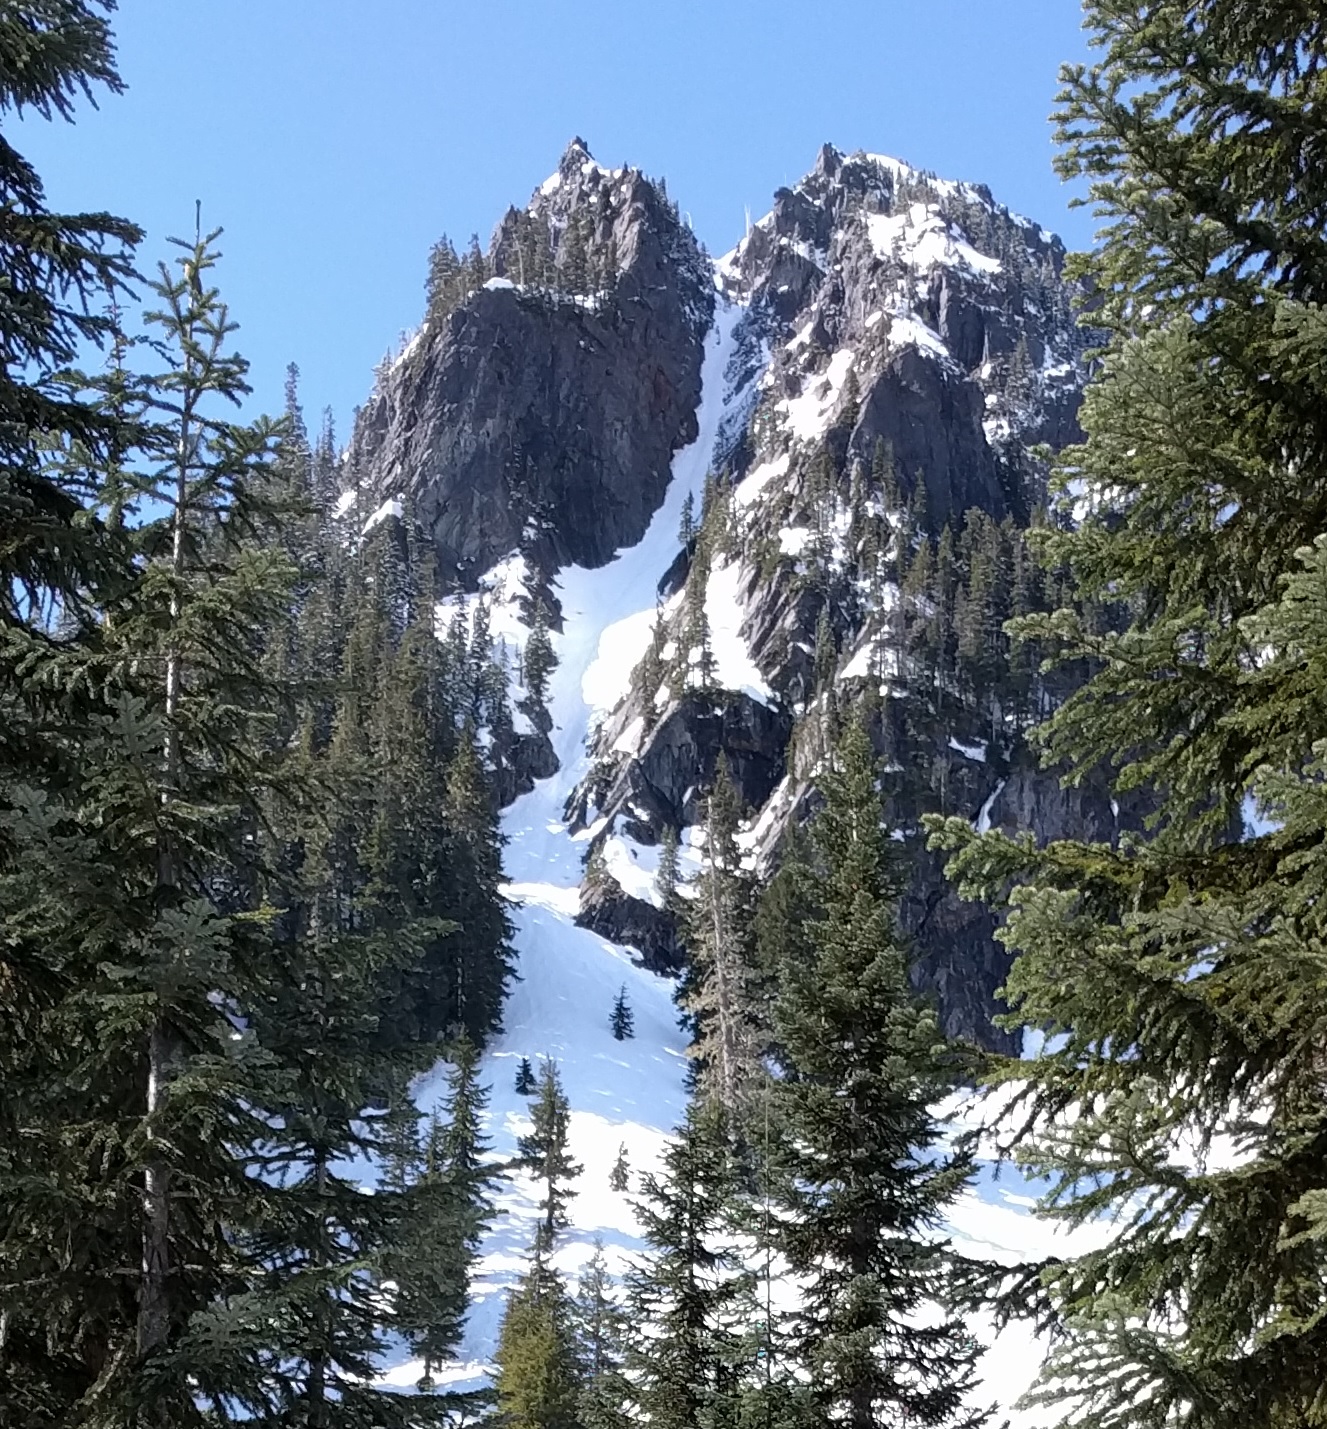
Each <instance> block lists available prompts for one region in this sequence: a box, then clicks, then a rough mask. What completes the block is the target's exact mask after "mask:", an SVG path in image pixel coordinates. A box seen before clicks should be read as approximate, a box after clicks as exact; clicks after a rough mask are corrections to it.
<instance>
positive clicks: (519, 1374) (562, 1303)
mask: <svg viewBox="0 0 1327 1429" xmlns="http://www.w3.org/2000/svg"><path fill="white" fill-rule="evenodd" d="M550 1248H551V1236H550V1235H549V1232H548V1230H547V1228H546V1227H545V1226H544V1225H540V1227H539V1229H538V1231H537V1232H536V1234H535V1242H534V1247H533V1249H532V1251H531V1256H530V1266H529V1269H528V1270H527V1271H526V1273H525V1275H524V1277H523V1278H522V1280H521V1282H520V1284H519V1285H518V1286H517V1287H516V1289H515V1290H514V1291H512V1292H511V1294H510V1295H509V1296H508V1297H507V1308H506V1312H505V1314H504V1315H503V1318H502V1327H501V1329H500V1330H499V1333H498V1347H497V1351H496V1353H495V1355H494V1359H495V1360H496V1361H497V1365H498V1373H497V1376H496V1378H495V1380H494V1390H495V1392H496V1395H497V1405H498V1413H499V1414H500V1415H501V1416H502V1421H503V1423H504V1424H508V1425H510V1426H511V1429H580V1425H579V1421H578V1410H579V1400H580V1392H581V1365H580V1359H579V1356H578V1354H577V1347H576V1332H575V1325H574V1322H573V1315H572V1307H571V1303H570V1298H569V1297H568V1295H567V1291H566V1287H565V1286H564V1285H563V1283H562V1278H561V1277H560V1276H559V1275H558V1273H557V1271H556V1270H554V1269H553V1268H552V1266H550V1265H549V1264H548V1255H549V1251H550Z"/></svg>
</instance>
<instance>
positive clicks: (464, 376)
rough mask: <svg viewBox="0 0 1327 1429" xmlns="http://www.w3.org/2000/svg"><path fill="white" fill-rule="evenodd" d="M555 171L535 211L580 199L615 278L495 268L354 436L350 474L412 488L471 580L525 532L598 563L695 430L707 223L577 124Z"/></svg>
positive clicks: (440, 325) (398, 375) (535, 548)
mask: <svg viewBox="0 0 1327 1429" xmlns="http://www.w3.org/2000/svg"><path fill="white" fill-rule="evenodd" d="M559 178H560V180H561V182H560V183H559V185H558V187H557V189H556V190H555V191H554V192H553V193H551V194H542V193H541V194H540V195H537V196H536V198H535V200H534V202H533V203H532V206H531V211H532V212H535V213H537V214H538V216H539V217H540V219H541V221H543V222H545V223H546V224H547V225H548V226H549V229H550V231H552V232H554V233H556V232H558V231H559V227H560V226H561V227H562V229H563V231H565V225H566V224H567V223H568V222H569V221H573V220H576V219H577V215H580V219H579V220H578V221H579V222H581V223H582V224H584V226H585V228H586V229H587V230H588V234H589V236H588V242H589V245H590V249H591V256H592V258H593V257H594V255H595V254H596V253H606V252H608V251H611V252H612V253H613V254H614V255H615V267H616V271H615V273H614V274H613V276H612V277H611V279H610V280H609V281H608V283H607V285H606V286H605V287H603V288H602V289H601V290H600V291H598V292H595V293H592V294H589V295H581V296H574V295H572V294H570V293H566V292H563V293H558V292H555V291H552V290H551V289H548V288H540V289H530V290H524V289H521V288H519V287H516V286H512V285H511V284H510V282H508V281H507V280H505V279H503V278H502V277H499V278H497V279H495V280H494V282H493V284H492V285H491V286H488V287H486V288H483V289H481V290H479V291H478V292H475V293H473V294H472V295H471V296H470V297H469V298H468V299H466V300H465V301H464V302H463V303H461V304H460V306H459V307H458V308H456V309H455V310H454V311H453V312H451V313H450V314H448V315H447V316H446V317H445V318H443V319H442V320H436V319H435V320H434V321H431V322H430V323H428V324H427V325H426V326H425V328H424V330H423V332H422V333H421V334H420V335H419V337H418V338H417V339H416V341H415V343H414V344H413V345H412V346H411V347H410V348H408V349H407V352H406V354H405V355H404V356H403V357H402V358H400V359H399V360H398V361H397V362H396V364H395V365H394V366H393V367H392V368H391V369H390V370H389V371H388V372H387V373H386V374H385V376H384V377H383V378H382V379H381V380H380V382H379V385H378V388H377V390H376V391H375V392H374V394H373V396H372V398H371V399H370V401H369V402H368V404H367V405H366V407H365V408H364V409H363V411H362V412H361V414H360V417H359V420H358V422H357V424H356V428H355V433H354V437H353V440H352V443H351V447H350V454H349V461H350V466H351V469H352V472H353V475H354V479H355V480H357V481H358V482H359V483H361V484H362V485H363V486H364V487H366V488H368V489H369V490H370V491H371V492H373V493H374V494H375V495H376V496H377V497H378V499H380V500H382V499H387V498H388V497H390V496H393V495H396V494H398V493H399V494H401V495H403V496H405V497H407V498H408V500H409V502H410V506H411V509H412V512H413V514H414V515H415V516H416V517H417V518H418V519H419V520H420V521H421V522H422V523H423V525H424V528H425V529H426V530H427V531H429V532H431V533H432V536H433V539H434V542H435V545H436V549H437V555H438V561H439V568H440V570H441V571H442V572H443V575H444V579H446V578H449V577H451V578H454V579H455V581H456V583H457V585H458V586H460V587H461V588H463V589H469V588H473V584H474V581H475V580H476V579H477V577H478V576H479V575H481V574H482V573H483V572H484V571H485V570H487V569H488V568H489V567H490V566H491V565H492V564H493V563H494V562H495V561H497V560H499V559H500V558H501V557H503V556H505V555H506V554H507V553H509V552H510V551H512V550H514V549H517V548H520V549H522V550H524V551H526V552H527V553H528V554H529V555H530V556H531V558H532V560H533V561H534V562H535V564H536V565H538V566H539V567H541V568H542V569H546V570H553V569H556V568H557V567H559V566H565V565H583V566H599V565H603V564H604V563H605V562H607V561H608V560H610V559H611V558H612V556H613V554H614V552H615V551H617V550H618V549H620V548H621V547H623V546H630V545H632V544H634V543H635V542H636V541H638V540H639V539H640V537H641V536H642V535H643V533H644V531H645V527H646V525H647V524H648V521H649V518H650V516H651V515H652V514H653V512H654V511H655V509H656V508H657V507H658V505H659V502H660V501H661V500H662V498H663V493H664V489H665V487H666V485H667V482H668V474H669V464H670V461H671V459H672V454H673V452H674V451H675V450H676V449H677V448H678V447H679V446H681V445H683V444H685V443H686V442H688V441H690V440H691V439H692V438H693V437H694V435H695V410H696V404H697V402H698V400H699V397H700V365H701V355H702V354H701V342H702V339H703V336H704V332H705V329H706V327H707V325H708V322H709V318H710V314H711V312H712V309H713V302H714V295H713V287H712V281H711V279H710V276H709V272H708V269H707V266H706V265H705V264H704V263H703V262H702V260H701V258H700V254H699V250H698V248H697V246H696V244H695V241H694V240H693V239H692V237H691V235H690V233H689V231H688V230H686V229H685V228H683V227H682V226H681V225H680V224H679V222H678V220H677V217H676V215H675V214H674V212H673V211H672V210H671V209H670V207H669V206H668V204H667V203H666V201H665V200H663V199H662V197H661V196H660V194H659V193H658V191H657V190H656V189H655V187H654V185H653V184H651V183H650V182H649V180H647V179H645V178H644V177H643V176H642V175H640V174H639V173H638V172H636V171H634V170H617V171H613V172H611V173H610V172H609V171H607V170H604V169H601V168H599V167H598V166H597V165H595V164H594V163H593V161H592V160H590V158H589V155H588V152H587V151H586V150H585V149H584V147H583V146H582V145H581V144H580V143H579V141H577V142H576V143H575V144H573V145H572V147H571V148H570V149H569V150H568V151H567V154H566V155H565V156H564V158H563V161H562V165H561V168H560V170H559ZM512 221H513V216H512V215H509V216H508V218H507V219H505V220H504V224H507V223H510V222H512ZM502 234H503V228H502V227H501V226H500V227H499V231H498V234H497V235H496V238H495V243H500V242H501V239H502Z"/></svg>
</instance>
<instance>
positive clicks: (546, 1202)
mask: <svg viewBox="0 0 1327 1429" xmlns="http://www.w3.org/2000/svg"><path fill="white" fill-rule="evenodd" d="M530 1120H531V1122H532V1123H533V1125H532V1126H531V1129H530V1132H529V1134H528V1135H527V1136H522V1137H521V1138H520V1139H519V1141H518V1142H517V1150H518V1152H519V1154H520V1157H521V1164H522V1165H523V1166H524V1167H525V1168H526V1170H528V1171H529V1172H530V1173H531V1174H532V1175H533V1176H534V1177H535V1179H536V1180H537V1181H539V1182H540V1183H541V1184H542V1186H543V1199H542V1200H541V1201H540V1202H539V1205H540V1208H541V1209H542V1211H543V1213H544V1220H543V1230H544V1233H545V1235H546V1237H547V1243H548V1245H549V1246H550V1247H551V1246H552V1244H553V1237H554V1236H555V1235H556V1234H557V1232H558V1231H559V1230H561V1229H562V1227H563V1226H565V1225H566V1224H567V1210H566V1207H567V1202H568V1201H569V1200H570V1199H571V1198H572V1196H574V1195H575V1194H576V1193H575V1192H574V1191H573V1190H571V1189H570V1186H569V1184H568V1183H569V1182H571V1181H574V1180H575V1179H576V1177H577V1176H579V1175H580V1174H581V1171H582V1170H583V1169H584V1168H583V1167H582V1166H581V1165H580V1164H579V1163H578V1162H576V1161H573V1160H572V1158H571V1150H570V1147H569V1145H568V1134H569V1131H570V1125H571V1106H570V1105H569V1103H568V1101H567V1097H566V1093H565V1092H564V1091H563V1090H562V1080H561V1078H560V1077H559V1076H558V1069H557V1063H556V1062H552V1061H549V1060H548V1059H547V1058H546V1059H545V1061H544V1065H543V1069H542V1071H541V1072H540V1074H539V1084H538V1088H537V1093H536V1096H535V1101H534V1104H533V1106H532V1107H531V1108H530Z"/></svg>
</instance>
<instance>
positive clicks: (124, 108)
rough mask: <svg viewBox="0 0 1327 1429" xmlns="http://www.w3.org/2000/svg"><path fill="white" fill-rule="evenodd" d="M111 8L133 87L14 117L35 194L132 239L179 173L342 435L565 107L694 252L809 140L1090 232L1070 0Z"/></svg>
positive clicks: (252, 349) (255, 343) (231, 292)
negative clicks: (958, 182) (664, 207)
mask: <svg viewBox="0 0 1327 1429" xmlns="http://www.w3.org/2000/svg"><path fill="white" fill-rule="evenodd" d="M114 26H115V31H116V35H117V38H118V44H119V54H120V69H121V72H122V74H123V76H124V78H125V80H126V82H127V84H128V86H129V89H128V92H127V93H126V94H124V95H122V96H120V97H119V98H111V97H108V98H105V99H103V100H102V101H101V104H100V108H99V109H98V110H92V109H91V108H90V107H89V106H83V108H82V109H81V111H80V115H79V120H78V123H77V124H75V125H74V126H72V127H69V126H63V125H58V124H57V125H46V124H43V123H41V122H40V121H38V122H31V123H27V124H24V125H23V126H22V129H21V132H20V134H19V135H18V136H17V142H18V143H19V145H20V147H21V148H22V149H23V150H24V151H25V152H26V153H27V154H28V156H29V157H30V158H31V159H32V160H33V161H34V162H35V163H36V164H37V166H38V169H39V171H40V172H41V174H42V175H43V177H44V179H45V181H46V185H47V189H48V194H49V196H50V199H51V201H52V202H53V203H54V204H57V205H60V206H63V207H67V208H84V209H87V208H103V207H104V208H109V209H111V210H113V211H115V212H118V213H122V214H124V215H125V216H126V217H128V218H132V219H134V220H135V221H137V222H138V223H140V224H141V225H142V226H143V227H144V228H146V229H147V231H148V239H147V242H146V244H145V245H144V248H143V250H142V253H141V265H142V266H147V265H149V264H153V263H155V261H156V259H157V258H158V257H160V256H162V255H164V253H165V252H166V244H165V239H166V236H167V235H168V234H171V233H181V232H187V231H189V230H190V229H191V228H192V222H193V205H194V199H195V198H199V199H201V200H202V202H203V217H204V223H205V225H206V224H221V225H223V226H224V227H225V230H226V235H225V239H224V241H223V249H224V252H225V261H224V262H223V263H222V265H221V267H220V269H219V270H218V273H219V280H220V282H221V285H222V289H223V292H224V294H225V296H226V297H227V299H228V300H229V302H230V304H231V308H232V314H233V316H234V317H235V318H236V319H237V320H238V322H239V323H240V333H239V335H238V338H237V345H238V346H239V348H240V350H241V351H242V352H243V353H244V354H245V355H246V356H247V357H248V358H249V359H250V361H251V362H252V364H253V374H252V376H253V382H254V386H255V406H261V407H263V408H264V409H267V410H276V409H277V408H279V406H280V401H281V383H282V377H283V373H284V369H285V364H286V363H287V362H289V361H295V362H297V363H299V365H300V368H301V371H302V374H303V383H302V385H303V396H304V402H305V406H306V409H307V410H308V411H309V412H310V413H316V412H317V411H319V410H320V409H321V408H322V407H323V406H331V407H332V409H333V411H334V412H335V414H336V417H337V421H338V427H339V431H340V434H341V436H342V437H344V435H345V434H346V426H347V423H348V421H349V419H350V414H351V412H352V410H353V408H354V406H355V404H356V403H358V402H360V401H362V400H363V399H364V397H365V396H366V395H367V392H368V390H369V386H370V383H371V380H372V369H373V367H374V365H375V363H376V362H377V361H378V360H379V359H380V358H381V357H382V356H383V355H384V353H385V352H386V351H387V349H388V348H389V347H390V346H392V345H394V344H395V343H396V342H397V340H398V339H399V337H400V335H401V333H402V331H403V330H406V329H409V328H412V327H413V326H414V325H415V323H416V322H417V321H418V319H419V316H420V311H421V308H422V302H423V274H424V265H425V259H426V255H427V252H428V248H429V245H430V244H431V243H432V242H433V240H434V239H435V238H436V237H437V236H438V235H439V234H441V233H443V232H447V233H449V234H450V235H451V236H452V237H453V239H454V240H456V242H457V243H458V246H459V245H460V244H461V243H463V242H464V241H465V240H467V239H468V237H469V235H470V233H471V232H472V231H478V232H479V234H480V235H481V237H483V238H484V239H485V240H487V237H488V234H489V233H490V231H491V230H492V227H493V225H494V223H495V222H496V221H497V219H498V218H499V216H500V215H501V213H502V211H503V209H504V208H505V207H506V206H507V205H508V204H509V203H513V202H516V203H524V202H525V200H526V199H527V198H528V197H529V194H530V192H531V190H532V189H533V188H534V187H535V186H536V185H537V184H538V183H539V182H540V181H541V180H542V179H543V178H544V177H545V176H546V175H547V174H548V173H550V172H551V171H552V170H553V168H554V167H555V166H556V164H557V160H558V157H559V155H560V154H561V152H562V150H563V148H564V147H565V146H566V143H567V141H568V140H569V139H570V138H571V137H572V136H573V135H574V134H580V135H582V136H583V137H584V138H585V140H586V141H587V142H588V144H589V146H590V148H591V150H592V151H593V152H594V154H595V156H596V157H597V158H598V159H600V161H601V162H604V163H608V164H614V165H616V164H620V163H624V162H626V163H631V164H635V165H638V166H640V167H641V168H643V169H645V170H646V172H648V173H651V174H656V175H659V174H662V175H663V176H665V177H666V178H667V180H668V187H669V192H670V194H672V195H673V197H675V198H676V199H677V200H678V201H679V203H680V205H681V207H682V209H683V211H684V212H686V213H688V214H689V215H690V216H691V220H692V222H693V224H694V227H695V229H696V231H697V232H698V233H699V235H700V236H701V238H702V239H703V240H704V242H705V243H706V244H707V245H708V246H709V247H710V249H711V250H712V251H713V252H715V253H719V252H722V251H723V250H724V249H726V248H728V247H730V246H731V245H732V243H734V242H735V241H736V240H737V239H738V238H739V237H740V236H741V233H742V229H743V223H744V211H745V210H746V209H748V208H749V210H750V212H751V215H752V217H753V218H755V217H759V216H760V215H761V214H762V213H764V212H766V211H767V209H768V208H769V206H770V195H771V194H772V192H773V190H774V189H775V188H776V187H778V186H779V185H780V184H785V183H793V182H795V181H796V180H797V178H798V177H799V176H800V175H801V174H803V173H804V172H806V170H808V169H809V168H810V167H811V166H812V164H813V163H814V161H815V155H816V151H817V150H818V148H819V147H820V145H821V144H822V143H823V142H825V141H826V140H829V141H830V142H832V143H834V144H836V145H838V146H839V147H840V148H842V149H845V150H852V149H858V148H862V149H868V150H871V151H874V152H878V153H888V154H894V155H896V156H898V157H900V158H903V159H906V160H908V161H909V162H911V163H913V164H917V165H919V166H922V167H925V168H930V169H934V170H935V171H936V172H937V173H939V174H941V175H944V176H945V177H948V178H961V179H970V180H974V181H981V182H985V183H987V184H989V185H990V187H991V189H992V190H993V191H994V193H995V195H996V197H997V198H999V199H1000V200H1001V201H1002V202H1005V203H1007V204H1009V205H1010V206H1011V207H1013V208H1015V209H1018V210H1019V211H1020V212H1022V213H1025V214H1027V215H1028V216H1029V217H1033V218H1036V219H1037V220H1038V221H1039V222H1041V223H1042V224H1044V225H1045V226H1046V227H1048V228H1053V229H1055V230H1056V231H1058V232H1060V233H1061V234H1062V235H1063V236H1064V237H1065V239H1066V241H1067V242H1068V243H1069V244H1070V246H1084V245H1085V244H1086V243H1087V242H1088V241H1089V240H1090V236H1091V224H1090V220H1089V219H1088V218H1087V216H1086V214H1085V213H1084V212H1083V211H1081V210H1080V211H1077V212H1070V211H1069V209H1068V201H1069V198H1070V196H1071V195H1070V193H1069V191H1068V190H1067V189H1066V188H1065V187H1064V186H1063V185H1062V184H1061V183H1060V182H1059V180H1058V179H1057V178H1056V177H1055V175H1054V173H1053V172H1052V170H1051V157H1052V152H1053V151H1052V146H1051V130H1050V126H1049V124H1048V122H1047V117H1046V116H1047V115H1048V113H1049V111H1050V109H1051V106H1052V102H1053V99H1054V95H1055V89H1056V71H1057V67H1058V65H1059V64H1060V63H1061V62H1062V61H1064V60H1075V59H1081V58H1084V57H1085V55H1086V46H1085V40H1084V36H1083V34H1082V31H1081V29H1080V13H1079V9H1078V6H1077V5H1076V4H1075V3H1073V0H814V3H812V0H801V3H793V0H761V2H760V3H756V0H708V3H703V0H672V3H670V4H665V5H660V4H647V3H642V0H612V3H609V0H480V3H475V2H474V0H472V3H469V4H458V3H455V0H121V9H120V10H119V12H118V13H117V15H116V17H115V20H114Z"/></svg>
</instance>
